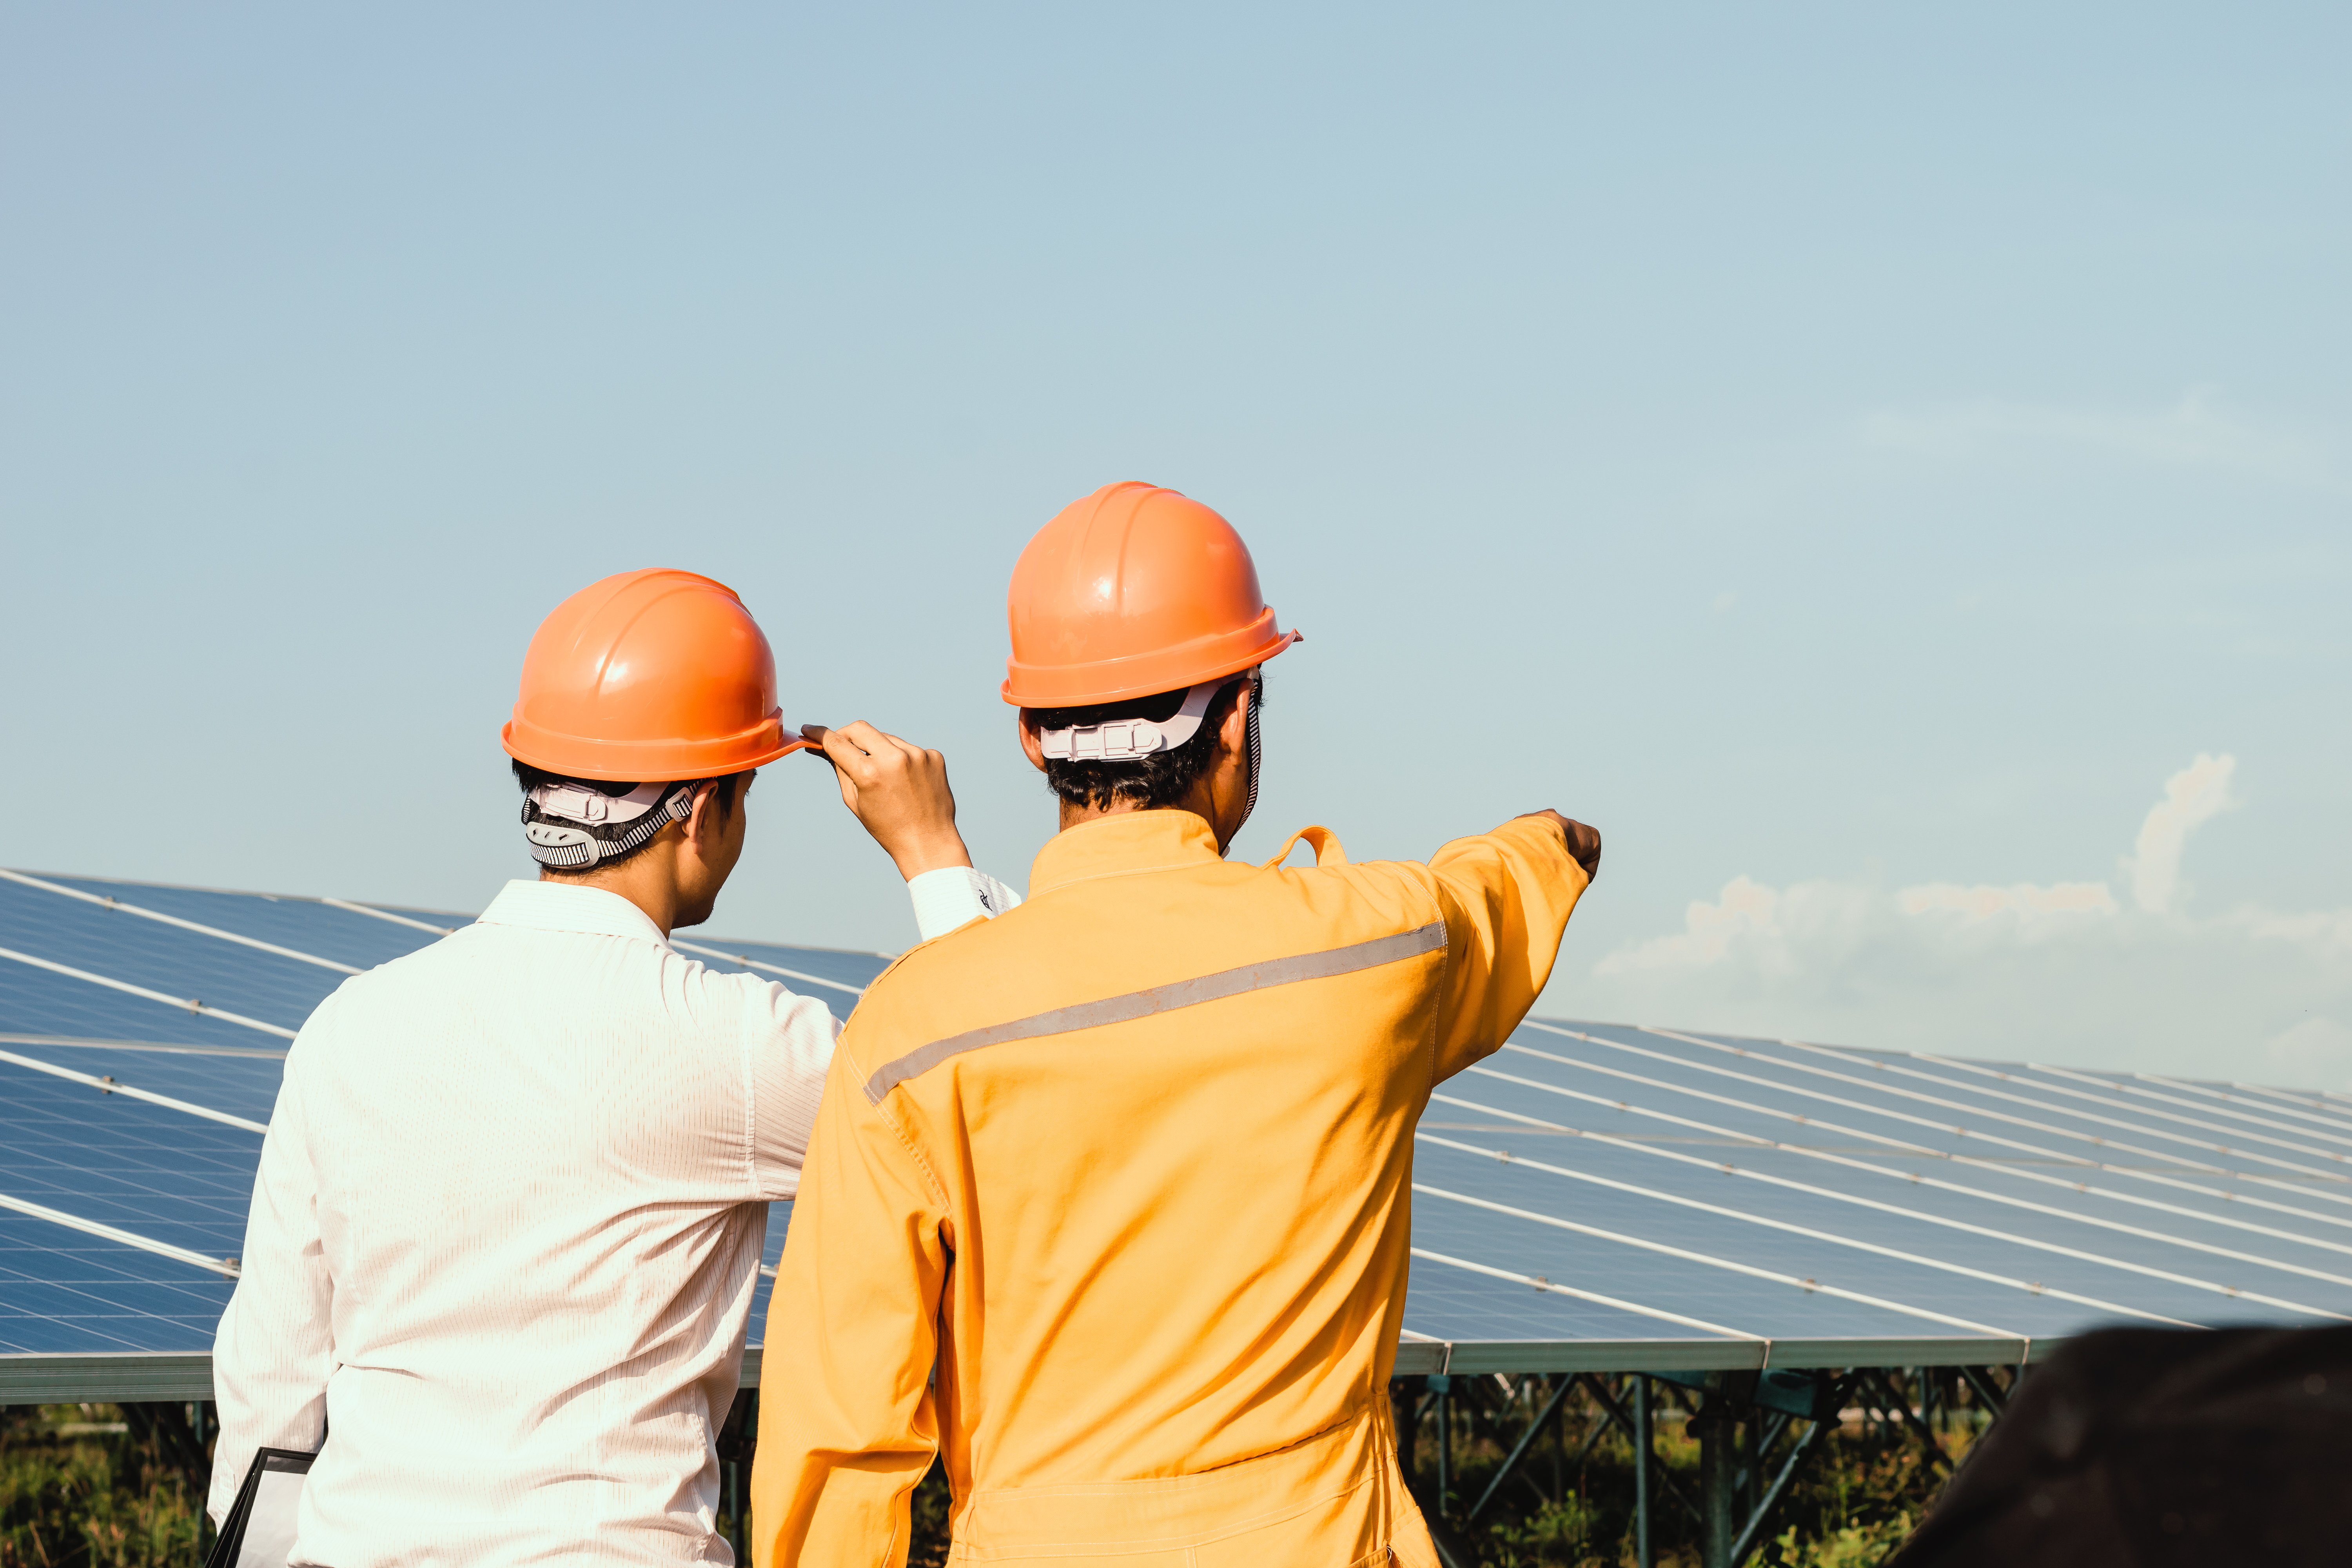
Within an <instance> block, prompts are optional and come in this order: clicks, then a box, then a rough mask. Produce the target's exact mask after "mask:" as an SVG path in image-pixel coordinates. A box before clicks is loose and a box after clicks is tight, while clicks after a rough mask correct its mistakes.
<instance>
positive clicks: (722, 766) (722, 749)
mask: <svg viewBox="0 0 2352 1568" xmlns="http://www.w3.org/2000/svg"><path fill="white" fill-rule="evenodd" d="M499 744H500V745H502V746H504V747H505V748H506V752H507V755H509V756H510V757H512V758H514V759H515V760H516V761H517V762H520V763H529V764H530V766H532V767H534V768H538V769H540V770H541V772H544V773H555V774H557V775H559V776H561V777H563V778H571V779H596V780H600V781H603V782H605V783H610V784H667V783H670V782H673V781H675V780H677V779H709V778H723V777H725V776H726V775H727V774H729V773H745V772H748V771H749V770H751V769H752V768H761V767H765V766H767V765H768V764H769V763H772V762H774V761H775V760H776V759H777V758H779V757H788V756H790V755H792V754H793V752H801V751H806V750H808V749H810V747H811V746H813V745H814V742H810V741H804V740H803V739H801V738H800V736H798V735H796V734H794V733H793V732H792V731H790V730H788V729H786V728H785V727H784V722H783V710H782V709H778V710H776V711H775V712H773V713H771V714H769V715H768V718H767V721H765V722H764V723H762V724H761V725H759V726H758V727H757V728H756V729H753V730H751V731H746V732H745V733H743V734H740V735H727V736H721V737H719V738H718V739H715V740H709V741H665V742H639V741H625V742H615V741H597V740H592V739H590V738H588V737H587V736H584V735H565V734H560V733H558V732H556V731H551V730H545V729H541V727H540V726H538V725H535V724H532V723H530V722H529V721H525V720H522V719H510V720H509V721H507V722H506V723H505V724H504V725H503V726H501V727H500V729H499Z"/></svg>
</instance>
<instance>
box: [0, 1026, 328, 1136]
mask: <svg viewBox="0 0 2352 1568" xmlns="http://www.w3.org/2000/svg"><path fill="white" fill-rule="evenodd" d="M0 1051H6V1052H9V1053H10V1054H11V1055H14V1056H19V1057H23V1058H27V1059H29V1060H32V1061H37V1062H44V1063H47V1065H48V1066H51V1067H58V1068H67V1069H68V1070H69V1071H72V1072H81V1073H88V1074H89V1075H90V1076H91V1077H92V1078H111V1079H115V1080H116V1081H117V1082H119V1083H126V1084H130V1085H131V1086H133V1087H134V1088H138V1089H146V1090H148V1091H149V1092H150V1093H153V1094H164V1095H169V1096H171V1097H172V1098H173V1099H174V1100H186V1101H187V1102H188V1103H190V1104H191V1105H201V1106H203V1107H205V1109H206V1110H219V1111H225V1112H226V1113H227V1114H228V1115H231V1116H241V1117H243V1118H245V1119H246V1120H247V1121H259V1122H263V1123H265V1124H266V1123H267V1122H268V1121H269V1113H270V1111H271V1110H273V1109H275V1108H276V1106H277V1104H278V1085H279V1084H280V1083H281V1082H283V1081H284V1079H285V1077H286V1063H285V1054H284V1053H283V1052H282V1051H266V1048H264V1049H256V1050H254V1051H252V1053H251V1054H247V1051H246V1050H244V1049H240V1050H238V1051H236V1054H234V1055H231V1054H228V1053H227V1052H224V1051H215V1050H212V1049H209V1048H204V1047H158V1046H143V1047H127V1046H103V1045H100V1046H87V1045H68V1044H64V1043H60V1042H58V1041H48V1042H45V1043H42V1044H31V1043H28V1042H25V1041H21V1040H20V1041H15V1042H9V1041H5V1040H0ZM17 1070H19V1069H17V1068H13V1067H10V1066H9V1065H8V1064H6V1063H5V1062H0V1074H5V1073H12V1072H15V1071H17ZM56 1081H57V1082H58V1087H59V1088H60V1089H65V1090H66V1091H67V1092H68V1094H69V1095H71V1096H84V1097H87V1099H88V1100H89V1101H98V1100H108V1099H109V1098H110V1097H108V1096H105V1095H102V1094H100V1091H99V1090H97V1089H89V1088H88V1087H84V1086H76V1085H73V1084H72V1083H70V1082H69V1081H68V1080H56ZM90 1110H91V1113H92V1114H95V1113H96V1111H97V1110H98V1108H97V1107H96V1106H95V1105H92V1106H91V1107H90ZM173 1114H174V1115H178V1114H181V1113H180V1112H176V1111H174V1112H173ZM0 1119H5V1111H0Z"/></svg>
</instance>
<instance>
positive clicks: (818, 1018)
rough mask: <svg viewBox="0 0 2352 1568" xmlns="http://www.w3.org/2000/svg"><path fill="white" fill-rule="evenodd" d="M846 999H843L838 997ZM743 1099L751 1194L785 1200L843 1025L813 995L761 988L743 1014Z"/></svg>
mask: <svg viewBox="0 0 2352 1568" xmlns="http://www.w3.org/2000/svg"><path fill="white" fill-rule="evenodd" d="M843 999H844V1000H848V999H849V998H848V996H847V994H844V998H843ZM744 1034H745V1038H744V1042H743V1050H744V1077H745V1079H746V1080H747V1085H748V1088H749V1090H750V1092H749V1093H748V1094H747V1095H746V1096H745V1115H746V1116H747V1117H748V1118H749V1123H750V1126H749V1131H750V1134H751V1192H750V1193H749V1194H747V1196H749V1197H750V1198H751V1199H752V1200H754V1201H759V1202H784V1201H787V1200H789V1199H791V1198H792V1197H793V1194H796V1193H798V1192H799V1191H800V1184H801V1164H802V1163H803V1161H804V1160H806V1159H807V1158H808V1147H809V1133H810V1130H811V1129H812V1128H814V1126H815V1125H816V1118H817V1107H818V1105H819V1103H820V1102H821V1101H822V1100H823V1099H824V1075H825V1071H826V1069H827V1068H830V1067H831V1066H832V1065H833V1042H834V1041H835V1038H837V1037H839V1036H840V1034H841V1024H840V1022H839V1020H837V1019H835V1017H834V1016H833V1013H832V1010H831V1009H830V1008H828V1007H827V1006H826V1005H824V1003H822V1002H819V1001H817V1000H816V999H815V998H814V997H810V996H800V995H795V994H793V993H792V992H790V991H787V990H785V989H784V988H783V987H782V986H781V985H778V984H774V983H772V982H770V983H767V984H761V986H760V987H759V990H758V992H757V994H756V995H755V997H754V999H753V1001H752V1004H751V1006H750V1007H749V1008H748V1009H747V1010H746V1015H745V1030H744Z"/></svg>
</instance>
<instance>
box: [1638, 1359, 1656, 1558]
mask: <svg viewBox="0 0 2352 1568" xmlns="http://www.w3.org/2000/svg"><path fill="white" fill-rule="evenodd" d="M1650 1464H1651V1460H1650V1380H1649V1379H1648V1378H1647V1377H1645V1376H1643V1374H1642V1373H1638V1372H1637V1373H1634V1374H1633V1562H1634V1564H1635V1568H1657V1563H1658V1555H1657V1552H1656V1551H1655V1549H1654V1546H1653V1544H1652V1542H1651V1539H1650Z"/></svg>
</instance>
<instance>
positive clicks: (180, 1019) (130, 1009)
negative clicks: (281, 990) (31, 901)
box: [0, 939, 286, 1049]
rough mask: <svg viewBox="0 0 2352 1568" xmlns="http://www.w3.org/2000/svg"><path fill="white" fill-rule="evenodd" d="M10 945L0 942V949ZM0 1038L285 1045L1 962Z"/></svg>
mask: <svg viewBox="0 0 2352 1568" xmlns="http://www.w3.org/2000/svg"><path fill="white" fill-rule="evenodd" d="M192 940H194V939H192ZM14 945H15V944H14V943H11V942H0V947H8V946H14ZM19 951H22V950H21V949H20V950H19ZM132 984H138V983H137V982H136V981H134V982H132ZM151 989H152V987H151ZM199 1000H204V998H199ZM0 1034H12V1035H61V1036H65V1037H68V1038H73V1039H86V1040H91V1039H94V1040H143V1041H150V1042H153V1043H156V1044H163V1045H190V1046H226V1047H249V1046H261V1047H273V1046H274V1047H283V1046H285V1044H286V1040H285V1037H283V1036H278V1035H272V1034H268V1033H266V1032H264V1031H262V1030H259V1029H248V1028H247V1027H246V1026H244V1025H242V1024H231V1023H228V1022H226V1021H225V1020H223V1019H219V1018H208V1017H205V1016H204V1015H203V1014H200V1013H191V1012H189V1011H188V1010H187V1009H186V1008H185V1007H173V1006H169V1005H165V1004H163V1003H161V1002H151V1001H149V1000H147V999H146V998H145V997H143V996H131V995H126V994H123V993H122V992H120V991H110V990H108V989H107V988H106V987H105V986H102V985H93V984H90V983H89V981H87V980H77V979H74V978H73V977H72V976H70V975H65V974H57V973H51V972H50V971H48V970H46V969H36V968H34V967H33V966H32V965H30V964H25V963H14V962H12V961H10V960H8V959H5V958H0ZM0 1047H5V1048H7V1049H16V1048H19V1047H11V1046H7V1045H6V1043H5V1041H0Z"/></svg>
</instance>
